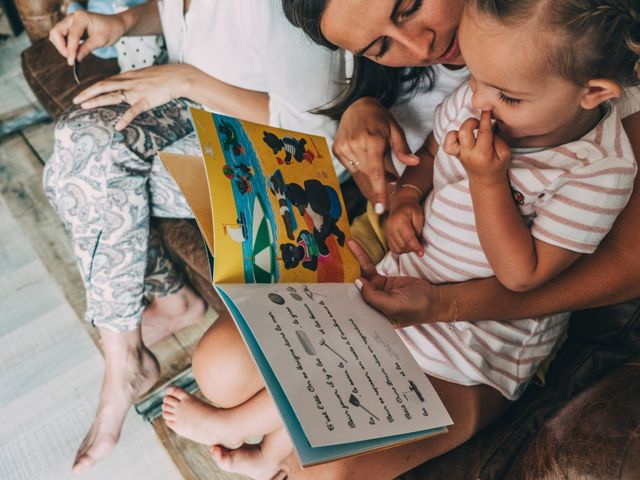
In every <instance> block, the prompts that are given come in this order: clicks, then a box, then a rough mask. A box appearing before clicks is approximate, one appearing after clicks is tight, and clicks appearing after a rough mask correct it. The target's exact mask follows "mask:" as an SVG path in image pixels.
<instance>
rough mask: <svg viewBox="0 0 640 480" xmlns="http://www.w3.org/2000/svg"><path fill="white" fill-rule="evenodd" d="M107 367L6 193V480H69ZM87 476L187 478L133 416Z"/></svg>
mask: <svg viewBox="0 0 640 480" xmlns="http://www.w3.org/2000/svg"><path fill="white" fill-rule="evenodd" d="M1 159H2V156H1V155H0V164H1ZM1 179H2V177H0V186H2V191H5V189H4V186H5V183H4V182H3V181H2V180H1ZM103 369H104V363H103V361H102V357H101V355H100V352H99V350H98V349H97V348H96V347H95V345H94V344H93V342H92V341H91V339H90V337H88V336H87V335H86V333H85V331H84V329H83V328H82V327H81V326H80V322H79V320H78V317H77V315H76V314H75V312H74V311H73V309H72V308H71V306H70V305H69V303H68V302H67V301H66V299H65V298H64V295H63V294H62V291H61V290H60V288H59V287H58V285H57V284H56V282H55V280H54V279H53V278H52V276H51V274H50V273H49V272H48V271H47V269H46V268H45V266H44V264H43V262H42V260H41V259H40V258H38V256H37V254H36V252H35V250H34V249H33V247H32V246H31V244H30V242H29V241H28V240H27V238H26V235H25V234H24V232H23V230H22V228H21V227H20V226H19V225H18V224H17V222H16V220H15V218H14V217H13V214H12V213H11V212H10V211H9V208H8V207H7V203H6V202H5V201H4V197H3V196H2V195H1V194H0V385H2V389H1V390H0V478H2V479H3V480H49V479H63V478H68V477H69V473H70V467H71V462H72V460H73V457H74V454H75V451H76V449H77V446H78V444H79V443H80V441H81V440H82V438H83V437H84V435H85V433H86V428H87V425H90V424H91V421H92V417H93V415H94V412H95V408H96V404H97V395H98V392H99V391H100V385H101V383H102V374H103ZM85 477H86V478H87V480H108V479H112V478H119V479H131V480H133V479H136V478H141V477H144V478H155V479H163V480H179V479H180V478H181V477H182V475H181V473H180V471H179V470H178V468H177V467H176V465H175V463H173V462H172V459H171V457H170V455H168V453H167V451H166V449H165V448H163V445H162V443H161V441H160V440H159V438H158V437H157V436H156V435H155V433H154V431H153V429H152V428H150V427H149V425H148V424H145V423H144V422H143V421H142V419H141V418H140V417H139V416H137V415H136V414H135V413H134V412H133V411H131V412H130V413H129V415H128V416H127V419H126V421H125V425H124V433H123V435H122V441H121V442H120V444H119V445H118V446H117V447H116V448H115V449H114V451H113V453H112V455H110V456H109V458H107V459H105V460H104V461H102V462H100V463H99V464H98V465H96V467H95V468H94V469H92V470H91V471H90V472H88V473H87V475H85Z"/></svg>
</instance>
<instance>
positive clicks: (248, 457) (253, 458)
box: [211, 428, 292, 480]
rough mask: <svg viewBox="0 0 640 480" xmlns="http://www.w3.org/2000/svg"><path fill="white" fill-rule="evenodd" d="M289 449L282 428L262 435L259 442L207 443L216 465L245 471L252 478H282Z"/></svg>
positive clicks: (239, 471) (223, 468)
mask: <svg viewBox="0 0 640 480" xmlns="http://www.w3.org/2000/svg"><path fill="white" fill-rule="evenodd" d="M291 452H292V447H291V442H290V441H289V437H287V433H286V432H285V431H284V428H280V429H279V430H276V431H275V432H273V433H270V434H269V435H267V436H266V437H264V439H263V440H262V443H260V444H259V445H244V446H243V447H241V448H238V449H236V450H230V449H228V448H225V447H223V446H221V445H214V446H213V447H211V455H212V456H213V459H214V460H215V462H216V464H217V465H218V467H220V468H221V469H222V470H224V471H226V472H230V473H240V474H242V475H247V476H248V477H251V478H252V479H254V480H276V479H277V480H280V479H284V478H286V477H287V474H288V469H287V467H286V466H285V464H284V461H285V459H286V458H287V457H288V456H289V454H290V453H291Z"/></svg>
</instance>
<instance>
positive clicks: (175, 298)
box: [142, 286, 207, 346]
mask: <svg viewBox="0 0 640 480" xmlns="http://www.w3.org/2000/svg"><path fill="white" fill-rule="evenodd" d="M206 311H207V304H206V303H205V301H204V300H203V299H202V298H200V296H199V295H198V294H196V293H195V292H194V291H193V290H192V289H191V288H190V287H188V286H185V287H184V288H183V289H181V290H180V291H179V292H177V293H174V294H172V295H167V296H165V297H157V298H155V299H154V300H153V301H152V302H151V303H150V304H149V305H147V307H146V308H145V309H144V312H143V314H142V340H143V341H144V344H145V345H147V346H151V345H153V344H154V343H157V342H159V341H160V340H162V339H164V338H166V337H168V336H169V335H171V334H173V333H175V332H177V331H178V330H182V329H183V328H185V327H188V326H189V325H192V324H194V323H196V322H198V321H200V320H202V319H203V318H204V314H205V312H206Z"/></svg>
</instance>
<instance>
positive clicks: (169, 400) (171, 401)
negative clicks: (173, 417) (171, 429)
mask: <svg viewBox="0 0 640 480" xmlns="http://www.w3.org/2000/svg"><path fill="white" fill-rule="evenodd" d="M179 403H180V400H178V399H177V398H175V397H170V396H168V395H167V396H166V397H164V400H163V401H162V409H163V410H174V409H175V408H176V407H177V406H178V404H179Z"/></svg>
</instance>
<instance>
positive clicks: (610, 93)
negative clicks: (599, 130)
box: [580, 78, 621, 110]
mask: <svg viewBox="0 0 640 480" xmlns="http://www.w3.org/2000/svg"><path fill="white" fill-rule="evenodd" d="M620 94H621V92H620V85H618V84H617V83H616V82H614V81H613V80H608V79H606V78H596V79H594V80H589V82H588V83H587V86H586V92H585V94H584V95H583V97H582V101H581V102H580V105H581V106H582V108H584V109H585V110H592V109H594V108H596V107H597V106H598V105H600V104H601V103H603V102H606V101H607V100H610V99H612V98H618V97H619V96H620Z"/></svg>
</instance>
